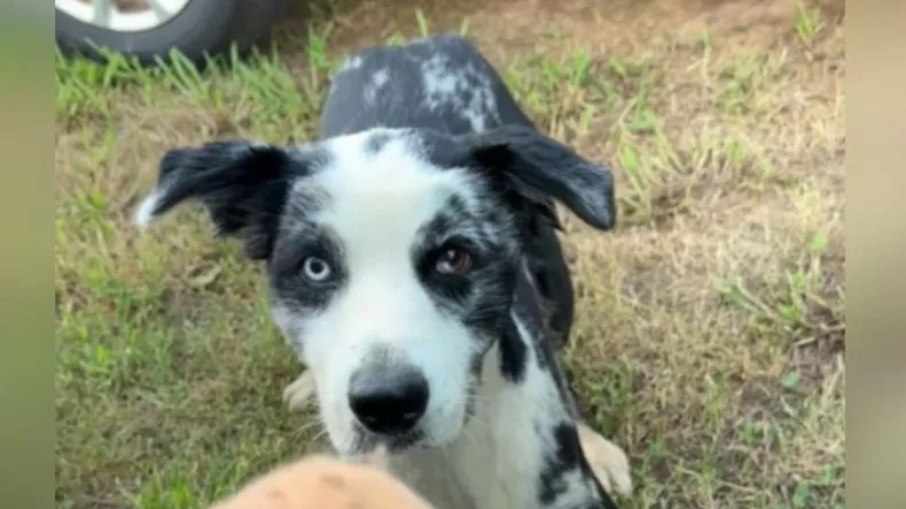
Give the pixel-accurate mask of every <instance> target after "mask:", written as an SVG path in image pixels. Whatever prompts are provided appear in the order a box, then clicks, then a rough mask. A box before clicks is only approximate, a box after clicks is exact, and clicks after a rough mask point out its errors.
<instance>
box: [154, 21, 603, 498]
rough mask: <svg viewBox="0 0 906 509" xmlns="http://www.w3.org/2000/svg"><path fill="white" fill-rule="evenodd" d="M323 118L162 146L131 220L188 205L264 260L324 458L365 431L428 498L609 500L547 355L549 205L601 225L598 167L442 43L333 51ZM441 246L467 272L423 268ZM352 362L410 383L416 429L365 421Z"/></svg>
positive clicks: (472, 61) (552, 320) (433, 265)
mask: <svg viewBox="0 0 906 509" xmlns="http://www.w3.org/2000/svg"><path fill="white" fill-rule="evenodd" d="M321 127H322V133H321V134H322V137H321V139H320V140H318V141H314V142H312V143H309V144H305V145H301V146H293V147H277V146H272V145H267V144H262V143H257V142H250V141H244V140H234V141H226V142H214V143H209V144H206V145H203V146H200V147H193V148H181V149H175V150H172V151H171V152H169V153H168V154H167V155H165V156H164V158H163V160H162V162H161V169H160V178H159V182H158V186H157V188H156V189H155V190H154V191H153V192H152V193H151V195H150V196H149V197H148V199H147V200H146V201H145V202H144V203H143V205H142V206H141V208H140V209H139V217H138V220H139V222H141V223H147V222H150V221H151V220H152V219H154V218H156V217H158V216H160V215H162V214H164V213H165V212H166V211H167V210H169V209H170V208H172V207H174V206H176V205H177V204H179V203H181V202H183V201H186V200H197V201H200V202H201V203H202V204H203V205H205V207H206V208H207V210H208V212H209V214H210V216H211V219H212V222H213V223H214V225H215V227H216V230H217V231H218V232H219V233H220V234H222V235H226V236H235V237H238V238H240V239H241V240H242V241H243V242H244V243H245V246H246V251H247V252H248V254H249V256H250V257H252V258H253V259H257V260H261V261H262V262H263V263H264V265H265V267H266V272H267V277H268V280H269V288H270V297H271V302H272V308H273V314H274V320H275V322H276V323H277V325H278V326H279V327H280V328H281V330H282V332H283V334H284V336H285V337H286V339H287V341H288V342H289V344H290V345H291V346H292V347H293V348H294V349H295V351H296V352H297V353H298V355H299V358H300V360H301V361H302V362H303V363H304V364H305V365H306V366H308V369H309V370H310V373H311V376H310V380H311V384H309V385H306V384H304V383H303V384H299V383H297V384H294V385H293V387H295V389H294V391H299V392H300V393H301V392H304V391H306V390H308V387H311V386H312V385H313V386H314V387H313V388H314V391H315V393H316V395H317V399H318V403H319V408H320V415H321V419H322V421H323V423H324V425H325V427H326V429H327V432H328V436H329V437H330V440H331V442H332V444H333V446H334V447H335V448H336V450H337V451H338V452H339V453H340V454H341V455H343V456H345V457H355V456H358V455H362V454H366V453H368V452H369V451H370V450H371V449H372V448H373V447H374V446H376V445H377V444H378V443H383V444H384V445H386V446H388V447H389V449H390V451H391V456H390V458H389V460H388V464H389V465H390V468H392V469H393V470H394V471H395V472H396V473H397V474H398V475H399V476H400V477H402V478H403V479H405V480H406V481H407V482H408V483H409V484H410V485H412V486H413V487H415V488H416V489H418V490H419V491H420V492H422V493H423V494H424V495H425V496H426V497H427V498H428V499H429V500H431V501H432V502H434V503H435V504H437V506H438V507H439V508H463V509H469V508H473V509H503V508H528V509H531V508H538V509H541V508H544V509H554V508H563V509H586V508H588V509H590V508H609V507H614V506H613V502H612V501H611V499H610V497H609V495H608V494H607V493H606V491H605V490H604V489H603V488H602V486H601V484H600V483H599V482H598V479H596V475H595V473H594V472H593V471H592V467H591V466H590V464H589V462H588V461H587V459H586V457H585V455H584V454H583V444H584V443H586V441H587V440H586V439H584V438H583V439H582V441H581V442H580V435H579V433H578V431H577V429H578V428H577V426H579V413H578V409H577V407H576V405H575V402H574V399H573V398H572V396H571V394H570V391H569V388H568V385H567V381H566V379H565V378H564V376H563V374H562V372H561V370H560V367H559V363H558V360H557V358H556V356H555V354H554V350H555V348H557V347H558V346H560V345H561V344H562V342H563V340H564V339H565V338H566V336H567V335H568V332H569V328H570V325H571V322H572V287H571V283H570V281H569V274H568V272H567V270H566V266H565V263H564V261H563V257H562V254H561V252H560V246H559V242H558V240H557V238H556V236H555V234H554V233H553V232H554V229H555V228H556V218H555V215H554V213H553V202H554V201H555V200H556V201H559V202H561V203H563V204H564V205H565V206H567V207H568V208H569V209H571V210H572V211H573V212H574V213H575V214H577V215H578V216H579V217H580V218H581V219H583V220H584V221H585V222H587V223H588V224H590V225H592V226H594V227H596V228H598V229H601V230H607V229H609V228H611V227H612V225H613V223H614V220H615V217H614V206H613V184H612V178H611V174H610V171H609V170H607V169H606V168H603V167H601V166H599V165H596V164H593V163H591V162H589V161H587V160H585V159H583V158H582V157H580V156H578V155H577V154H575V153H574V152H573V151H572V150H571V149H570V148H568V147H566V146H564V145H562V144H560V143H558V142H556V141H554V140H552V139H550V138H548V137H546V136H544V135H542V134H541V133H539V132H538V131H537V129H535V127H534V126H533V125H532V123H531V122H530V121H529V119H528V118H527V117H526V116H525V115H524V114H523V113H522V111H521V110H520V109H519V107H518V106H517V105H516V103H515V101H514V100H513V98H512V97H511V95H510V94H509V92H508V91H507V89H506V87H505V86H504V84H503V82H502V80H501V79H500V78H499V76H498V75H497V73H496V72H494V70H493V68H492V67H491V66H490V64H489V63H488V62H487V61H486V60H485V59H484V58H483V57H482V56H481V55H480V54H479V53H478V52H477V50H475V49H474V48H473V47H472V46H471V45H470V44H469V43H467V42H466V41H465V40H463V39H461V38H459V37H455V36H437V37H432V38H428V39H424V40H420V41H416V42H413V43H411V44H408V45H405V46H400V47H382V48H372V49H369V50H366V51H363V52H361V53H359V54H356V55H353V56H351V57H350V58H349V59H347V60H346V62H345V63H344V64H343V65H342V66H341V68H340V70H339V71H338V73H337V75H336V76H335V78H334V80H333V83H332V86H331V91H330V95H329V97H328V100H327V104H326V106H325V109H324V114H323V116H322V122H321ZM451 249H454V250H456V251H457V252H465V253H468V255H469V262H470V263H469V266H468V270H467V271H465V272H463V273H455V274H451V273H445V272H442V271H438V270H437V267H438V261H439V260H440V256H441V255H443V254H444V253H446V252H448V251H449V250H451ZM312 260H316V262H312ZM312 263H313V264H314V265H310V264H312ZM311 267H317V269H318V270H317V271H314V269H311V270H309V269H310V268H311ZM313 271H314V272H313ZM313 273H314V274H316V275H317V277H314V276H312V274H313ZM363 370H372V371H374V370H377V371H379V372H383V373H393V372H397V371H398V372H407V373H416V374H417V375H418V376H419V377H421V378H423V379H424V380H425V383H426V388H425V391H426V393H427V394H429V397H428V399H427V403H426V407H425V410H424V413H423V414H421V415H420V417H419V418H418V421H417V423H416V425H414V426H413V427H412V428H411V429H409V430H407V431H405V432H400V433H397V434H395V435H386V434H376V433H373V432H371V431H369V430H368V429H367V427H366V426H363V424H362V422H360V421H361V419H360V418H358V417H357V415H356V414H355V413H354V412H353V411H352V410H351V409H350V403H349V396H348V395H349V394H350V390H351V388H350V387H351V380H353V379H354V378H355V377H356V375H358V374H360V373H362V371H363ZM289 397H290V398H291V399H292V398H293V395H292V394H290V396H289ZM583 429H584V428H583ZM583 436H584V435H583ZM601 440H603V438H602V439H601ZM596 464H608V463H606V462H600V461H599V462H596ZM599 477H600V476H599Z"/></svg>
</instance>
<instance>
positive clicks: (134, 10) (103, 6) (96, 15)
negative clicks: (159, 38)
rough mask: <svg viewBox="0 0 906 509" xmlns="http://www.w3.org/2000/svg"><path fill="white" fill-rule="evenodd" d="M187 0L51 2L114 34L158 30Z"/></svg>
mask: <svg viewBox="0 0 906 509" xmlns="http://www.w3.org/2000/svg"><path fill="white" fill-rule="evenodd" d="M189 1H190V0H54V2H55V4H56V8H57V9H59V10H61V11H63V12H65V13H66V14H69V15H70V16H72V17H73V18H76V19H78V20H79V21H83V22H85V23H89V24H91V25H94V26H97V27H100V28H106V29H108V30H113V31H116V32H137V31H140V30H150V29H152V28H157V27H159V26H161V25H163V24H164V23H166V22H168V21H170V20H171V19H173V17H174V16H176V15H177V14H179V13H180V12H181V11H182V10H183V9H185V8H186V5H188V3H189Z"/></svg>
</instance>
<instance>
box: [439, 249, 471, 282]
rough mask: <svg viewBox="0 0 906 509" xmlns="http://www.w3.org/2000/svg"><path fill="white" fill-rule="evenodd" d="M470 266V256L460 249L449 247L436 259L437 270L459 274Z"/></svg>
mask: <svg viewBox="0 0 906 509" xmlns="http://www.w3.org/2000/svg"><path fill="white" fill-rule="evenodd" d="M471 268H472V256H471V255H470V254H469V253H468V252H467V251H463V250H462V249H456V248H450V249H446V250H444V252H443V253H441V255H440V258H438V260H437V267H436V269H437V272H440V273H441V274H453V275H457V276H461V275H463V274H465V273H467V272H469V269H471Z"/></svg>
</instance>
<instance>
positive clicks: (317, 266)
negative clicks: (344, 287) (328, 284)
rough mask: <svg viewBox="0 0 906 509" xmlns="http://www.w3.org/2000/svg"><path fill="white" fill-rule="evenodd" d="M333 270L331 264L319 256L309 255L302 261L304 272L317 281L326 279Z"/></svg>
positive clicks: (306, 275)
mask: <svg viewBox="0 0 906 509" xmlns="http://www.w3.org/2000/svg"><path fill="white" fill-rule="evenodd" d="M331 272H332V271H331V269H330V264H328V263H327V262H326V261H324V260H323V259H321V258H318V257H317V256H309V257H308V258H306V259H305V261H304V262H303V263H302V273H303V274H304V275H305V277H306V278H307V279H309V280H311V281H314V282H316V283H320V282H323V281H326V280H327V278H329V277H330V274H331Z"/></svg>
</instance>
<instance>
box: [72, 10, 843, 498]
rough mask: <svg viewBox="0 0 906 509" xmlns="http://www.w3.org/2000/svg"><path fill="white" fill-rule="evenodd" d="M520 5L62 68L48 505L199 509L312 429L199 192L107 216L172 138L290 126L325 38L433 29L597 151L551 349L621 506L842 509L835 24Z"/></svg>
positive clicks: (352, 44) (294, 136)
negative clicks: (285, 392)
mask: <svg viewBox="0 0 906 509" xmlns="http://www.w3.org/2000/svg"><path fill="white" fill-rule="evenodd" d="M524 3H525V2H523V1H522V0H517V1H515V2H506V3H503V2H461V3H458V4H457V6H456V7H451V6H444V5H443V3H442V2H402V3H401V5H400V8H399V9H397V10H395V11H394V12H390V11H388V10H386V9H376V8H375V5H376V4H374V3H373V2H370V1H368V0H363V1H361V2H358V3H356V2H340V1H339V0H336V5H335V6H333V7H332V8H331V9H328V11H330V12H328V14H329V15H325V16H321V17H320V18H317V19H315V20H314V22H313V23H312V24H311V25H305V24H304V23H294V24H291V25H288V26H287V27H285V28H284V29H283V31H282V34H281V36H280V38H279V39H278V41H277V43H278V48H279V49H278V50H277V51H276V52H275V53H272V54H271V53H268V54H259V55H253V56H252V57H251V58H249V59H240V58H238V57H237V56H236V55H228V56H227V57H226V58H223V59H221V60H219V61H216V62H211V63H210V64H209V65H208V66H207V69H206V70H205V71H199V70H197V69H195V68H194V67H193V66H191V65H190V64H188V62H186V61H185V60H184V59H181V58H179V57H178V56H175V57H174V58H171V59H169V60H168V61H167V62H165V63H164V64H165V65H163V66H162V67H160V68H158V69H142V68H140V67H138V66H137V65H135V64H134V63H133V62H129V61H128V60H127V59H124V58H122V57H116V56H114V57H112V58H111V60H110V62H109V63H108V64H107V65H105V66H99V65H97V64H93V63H90V62H87V61H84V60H79V59H65V58H62V57H59V56H58V57H57V59H56V74H57V84H58V92H57V147H56V183H57V187H56V193H57V202H56V203H57V206H56V221H55V244H56V304H57V309H56V323H57V333H56V348H57V357H58V369H57V378H56V386H57V398H56V402H55V405H56V416H57V426H58V443H57V485H58V486H57V492H56V501H57V506H58V507H61V508H89V507H91V508H93V507H139V508H146V509H155V508H164V507H166V508H189V507H203V506H205V505H206V504H208V503H210V502H211V501H213V500H215V499H217V498H218V497H220V496H223V495H224V494H226V493H229V492H232V491H234V490H235V489H236V488H237V487H238V486H240V485H241V484H242V483H243V482H244V481H245V480H247V479H248V478H249V477H250V476H252V475H254V474H255V473H257V472H261V471H262V470H265V469H268V468H270V467H272V466H273V465H274V464H275V463H277V462H279V461H281V460H284V459H288V458H291V457H295V456H297V455H299V454H302V453H303V452H305V451H309V450H312V449H313V448H316V447H318V446H319V444H320V443H321V442H320V441H319V434H320V433H321V430H320V429H319V428H318V426H317V424H316V423H315V420H314V418H313V416H312V415H310V414H290V413H289V412H288V411H286V410H285V409H284V407H283V405H282V403H281V401H280V394H281V390H282V388H283V387H284V385H285V384H287V383H288V382H290V381H291V380H292V379H293V378H294V376H295V375H296V374H297V373H296V370H297V369H298V368H297V365H296V361H295V359H294V358H293V355H292V353H291V352H290V350H289V348H288V347H286V346H285V345H284V344H283V343H282V340H281V339H280V337H279V334H278V333H277V331H276V329H275V328H274V326H273V325H271V323H270V320H269V313H268V305H267V302H266V300H265V298H264V293H263V289H264V287H263V281H262V279H261V277H260V269H259V268H258V267H256V266H255V265H253V264H251V263H249V262H247V261H245V260H244V259H243V257H242V255H241V251H240V249H239V246H237V245H235V244H233V243H217V242H213V241H212V240H211V238H210V233H211V232H210V227H209V226H208V224H207V223H206V220H205V218H204V217H203V214H199V213H198V209H194V208H191V207H189V208H186V209H182V210H180V211H177V212H175V213H174V216H175V217H172V218H170V219H168V220H167V221H166V222H165V224H162V225H161V226H160V227H158V228H156V229H154V230H152V231H151V232H150V233H148V234H145V235H138V233H137V232H136V231H135V230H134V228H133V227H132V226H130V223H129V220H130V217H131V214H132V212H133V210H134V207H135V205H136V203H137V200H138V199H139V198H140V196H142V194H143V193H144V192H145V191H146V190H147V189H149V188H150V186H151V183H152V181H153V179H154V178H155V172H156V165H157V161H158V160H159V158H160V155H161V154H162V153H163V152H164V151H165V150H166V149H168V148H171V147H173V146H177V145H183V144H194V143H198V142H200V141H202V140H207V139H211V138H215V137H216V138H223V137H232V136H241V137H250V138H257V139H263V140H266V141H271V142H275V143H289V142H292V141H294V140H303V139H309V138H311V137H312V136H314V135H315V129H316V120H317V115H318V110H319V107H320V104H321V103H322V101H323V98H324V93H325V91H326V85H327V78H328V76H329V75H330V72H331V71H332V69H334V67H335V65H336V63H337V61H338V59H339V57H340V56H342V54H343V53H344V52H346V51H349V50H351V49H354V48H357V47H361V46H363V45H366V44H372V43H377V42H395V43H399V42H402V41H404V40H406V39H408V38H411V37H418V36H421V35H424V34H426V33H432V32H436V31H440V30H451V31H463V32H468V35H469V37H471V38H473V39H474V40H476V41H478V42H479V43H480V44H481V45H482V48H484V50H485V51H486V52H487V54H488V55H489V57H490V58H491V59H492V60H493V61H494V62H495V63H496V64H497V65H498V67H499V68H500V69H501V70H502V71H503V72H504V75H505V78H506V80H507V82H508V83H509V84H510V86H512V88H513V90H514V91H515V93H516V95H517V96H518V98H519V100H520V102H521V103H522V104H524V105H525V106H526V108H527V109H528V110H529V111H530V113H531V115H532V117H533V118H534V119H535V120H536V121H537V122H538V124H539V125H540V126H541V128H542V129H544V130H545V131H547V132H548V133H550V134H552V135H553V136H555V137H557V138H559V139H561V140H564V141H566V142H568V143H570V144H571V145H573V146H575V147H576V148H577V149H578V150H579V151H581V152H582V153H583V154H585V155H587V156H588V157H591V158H594V159H597V160H600V161H602V162H609V163H610V164H612V165H613V166H614V167H615V168H617V171H616V174H617V175H616V177H617V186H618V187H617V189H618V192H617V195H618V199H619V209H620V210H619V218H620V224H619V227H618V229H617V230H615V231H614V232H613V233H612V234H609V235H599V234H595V233H592V232H590V231H589V230H588V229H587V228H586V227H584V226H583V225H580V224H578V221H576V220H575V219H574V218H572V217H568V216H564V223H565V225H566V229H567V232H566V234H565V236H564V242H565V245H566V251H567V254H568V258H569V260H570V264H571V267H572V270H573V272H574V274H575V276H576V286H577V298H578V306H577V318H576V326H575V332H574V335H573V338H572V340H571V343H570V346H569V347H568V349H567V351H566V352H565V354H564V358H565V362H566V364H567V367H568V369H569V370H570V371H571V372H572V374H573V376H574V378H575V380H576V386H577V390H578V392H579V394H580V397H581V399H582V402H583V403H584V405H585V406H586V407H587V408H588V410H589V414H590V415H592V416H594V420H595V424H596V425H597V426H598V427H599V428H600V429H601V430H602V431H604V432H605V433H606V434H607V435H609V436H611V437H613V439H614V440H615V441H616V442H617V443H618V444H620V445H621V446H623V447H624V448H625V449H626V450H627V452H628V453H629V455H630V457H631V461H632V467H633V477H634V480H635V483H636V487H637V488H636V491H635V493H634V495H633V496H632V497H631V498H629V499H627V500H624V501H623V502H624V506H625V507H630V508H648V507H689V508H698V507H702V508H706V507H707V508H711V507H720V508H735V507H739V508H742V507H745V508H765V509H780V508H788V509H792V508H806V507H816V508H817V507H820V508H826V507H829V508H834V507H843V503H844V495H843V490H844V487H845V468H844V463H843V453H844V441H843V440H844V437H843V413H844V402H843V390H844V379H845V376H844V373H845V367H844V364H843V356H842V354H843V335H844V333H845V292H844V272H843V271H844V264H845V258H844V254H843V245H842V241H843V219H842V216H843V163H842V161H843V140H844V131H843V124H844V119H843V115H842V103H843V96H842V88H841V87H840V82H841V79H842V74H843V37H842V31H841V30H839V29H838V28H839V26H840V25H841V23H842V19H835V17H834V16H833V15H832V13H831V11H827V10H826V9H825V7H826V6H825V5H824V4H821V5H817V6H806V5H804V4H803V5H802V6H801V7H799V8H798V9H796V10H795V11H791V12H789V13H786V14H784V15H783V16H779V17H778V16H776V15H774V14H770V13H768V14H766V13H765V12H762V11H759V9H769V8H770V5H767V4H765V3H762V4H759V5H758V6H751V7H748V9H750V10H748V11H745V12H737V13H736V14H735V16H736V17H737V18H739V19H750V18H751V19H752V20H755V21H752V22H751V23H749V24H748V25H747V28H746V30H740V29H739V28H738V27H736V26H734V25H733V24H732V23H731V22H730V21H727V22H725V24H721V23H722V22H717V21H713V20H714V19H726V20H729V19H731V18H733V16H711V17H709V18H707V19H711V20H712V22H710V23H708V24H706V25H705V27H704V28H702V27H701V26H698V25H695V24H694V23H692V24H690V26H693V27H694V29H690V31H687V32H683V31H680V30H679V29H677V28H676V27H679V26H683V22H687V21H689V22H691V21H695V20H698V19H704V17H705V16H707V15H708V14H709V13H710V11H708V10H707V9H720V8H722V7H721V6H720V5H718V4H713V3H708V6H706V7H702V6H698V7H693V6H688V7H687V8H685V9H676V10H675V11H671V12H669V13H666V14H665V13H664V12H661V11H656V12H655V11H654V10H653V9H654V7H652V6H650V5H648V4H636V5H633V4H631V3H630V4H626V5H623V6H617V5H615V6H612V7H608V8H606V9H604V8H603V7H600V6H599V7H589V6H588V5H586V4H585V3H583V1H582V0H570V1H569V2H564V3H563V4H564V6H565V7H564V6H561V7H563V8H564V9H567V10H569V9H573V11H570V12H571V14H570V15H569V16H565V15H562V13H561V11H557V10H551V11H550V12H540V13H531V14H530V15H529V9H527V8H526V6H525V5H523V4H524ZM466 4H468V5H466ZM679 4H683V3H682V2H680V3H679ZM712 4H713V5H712ZM768 4H769V3H768ZM532 5H536V6H537V4H536V3H532ZM728 5H729V4H728ZM539 8H542V9H543V7H539ZM583 9H584V10H583ZM602 9H604V10H605V11H606V12H605V13H604V14H607V16H602V15H599V14H600V13H598V11H600V10H602ZM649 9H652V10H650V11H649ZM624 11H625V12H624ZM466 12H468V13H469V16H468V17H467V18H466V17H465V16H463V14H464V13H466ZM771 12H775V11H771ZM769 14H770V15H769ZM609 16H612V17H613V18H614V19H648V20H653V21H652V22H651V23H648V24H644V25H639V26H638V27H635V28H634V29H633V31H632V32H628V33H627V32H625V31H624V32H620V31H619V30H616V29H614V27H613V26H611V25H606V23H608V19H609V18H608V17H609ZM621 16H623V18H621ZM746 16H750V18H748V17H746ZM322 18H323V19H324V21H319V20H320V19H322ZM350 19H356V20H360V21H361V20H368V23H365V24H364V25H363V24H362V23H361V22H360V21H357V22H356V23H350V22H349V20H350ZM501 19H505V20H506V21H505V22H501V21H500V20H501ZM538 19H546V20H547V21H549V23H545V25H549V26H545V27H544V28H542V27H540V26H539V23H538V22H537V20H538ZM328 20H329V21H328ZM550 27H553V29H551V28H550ZM608 27H610V28H608ZM747 30H748V31H747Z"/></svg>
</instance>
